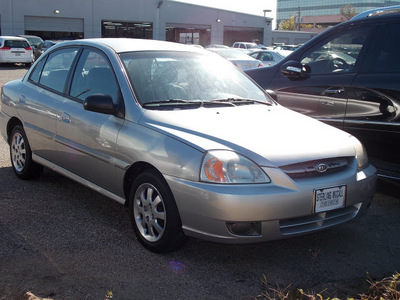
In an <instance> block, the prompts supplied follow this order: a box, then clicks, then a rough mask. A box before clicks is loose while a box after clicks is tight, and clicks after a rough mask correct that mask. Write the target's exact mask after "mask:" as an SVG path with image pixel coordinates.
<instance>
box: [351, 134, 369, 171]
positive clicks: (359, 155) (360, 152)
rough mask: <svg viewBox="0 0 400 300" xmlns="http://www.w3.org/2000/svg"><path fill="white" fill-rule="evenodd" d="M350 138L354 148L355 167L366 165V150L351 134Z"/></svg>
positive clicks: (360, 167)
mask: <svg viewBox="0 0 400 300" xmlns="http://www.w3.org/2000/svg"><path fill="white" fill-rule="evenodd" d="M350 138H351V142H352V143H353V147H354V149H355V150H356V159H357V168H358V169H359V170H360V169H362V168H364V167H366V166H367V165H368V155H367V150H365V148H364V146H363V144H361V143H360V141H359V140H358V139H356V138H355V137H354V136H351V137H350Z"/></svg>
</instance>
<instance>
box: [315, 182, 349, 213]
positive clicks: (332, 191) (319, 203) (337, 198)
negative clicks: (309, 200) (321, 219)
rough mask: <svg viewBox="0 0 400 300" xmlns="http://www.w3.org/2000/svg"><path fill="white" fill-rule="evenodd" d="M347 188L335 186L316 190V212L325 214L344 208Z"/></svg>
mask: <svg viewBox="0 0 400 300" xmlns="http://www.w3.org/2000/svg"><path fill="white" fill-rule="evenodd" d="M345 198H346V186H345V185H341V186H334V187H329V188H322V189H317V190H314V201H315V212H316V213H319V212H323V211H327V210H332V209H336V208H340V207H343V206H344V203H345Z"/></svg>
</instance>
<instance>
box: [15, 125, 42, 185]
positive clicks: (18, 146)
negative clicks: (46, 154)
mask: <svg viewBox="0 0 400 300" xmlns="http://www.w3.org/2000/svg"><path fill="white" fill-rule="evenodd" d="M10 159H11V165H12V167H13V170H14V172H15V174H16V175H17V176H18V177H19V178H20V179H24V180H28V179H32V178H36V177H39V176H40V175H41V174H42V171H43V166H41V165H38V164H37V163H35V162H34V161H33V160H32V151H31V147H30V146H29V143H28V139H27V137H26V134H25V131H24V129H23V128H22V126H21V125H17V126H15V127H14V128H13V130H12V132H11V136H10Z"/></svg>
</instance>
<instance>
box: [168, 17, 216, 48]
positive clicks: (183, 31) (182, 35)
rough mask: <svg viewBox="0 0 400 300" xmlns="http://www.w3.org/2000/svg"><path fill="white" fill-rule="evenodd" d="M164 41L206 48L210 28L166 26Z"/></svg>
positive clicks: (208, 42)
mask: <svg viewBox="0 0 400 300" xmlns="http://www.w3.org/2000/svg"><path fill="white" fill-rule="evenodd" d="M165 36H166V40H167V41H169V42H177V43H182V44H189V45H201V46H206V45H209V44H210V41H211V26H202V25H187V24H186V25H185V24H171V23H170V24H167V28H166V29H165Z"/></svg>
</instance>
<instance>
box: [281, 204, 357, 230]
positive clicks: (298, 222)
mask: <svg viewBox="0 0 400 300" xmlns="http://www.w3.org/2000/svg"><path fill="white" fill-rule="evenodd" d="M360 207H361V203H358V204H356V205H353V206H348V207H343V208H340V209H335V210H331V211H326V212H323V213H318V214H315V215H311V216H306V217H301V218H294V219H287V220H282V221H280V222H279V225H280V229H281V233H282V234H283V235H294V234H302V233H307V232H311V231H316V230H319V229H324V228H329V227H331V226H335V225H337V224H340V223H344V222H346V221H349V220H351V219H353V218H354V217H355V216H356V215H357V213H358V211H359V209H360Z"/></svg>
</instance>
